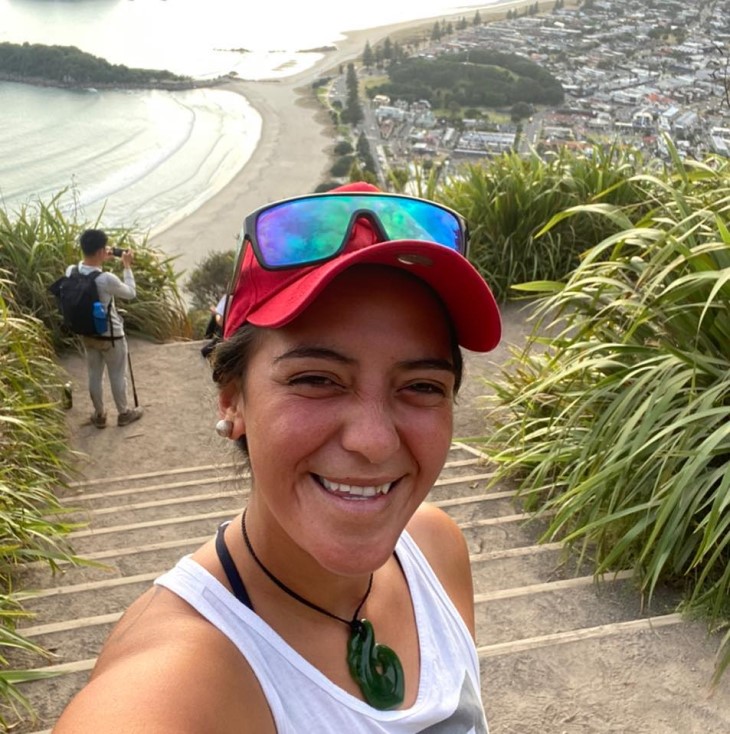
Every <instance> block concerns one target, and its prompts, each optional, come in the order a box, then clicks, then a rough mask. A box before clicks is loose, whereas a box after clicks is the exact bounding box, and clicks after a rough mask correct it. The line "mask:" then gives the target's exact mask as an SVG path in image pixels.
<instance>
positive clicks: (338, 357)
mask: <svg viewBox="0 0 730 734" xmlns="http://www.w3.org/2000/svg"><path fill="white" fill-rule="evenodd" d="M306 358H310V359H311V358H315V359H329V360H332V361H334V362H340V363H341V364H355V360H354V359H351V358H350V357H345V355H344V354H340V352H336V351H335V350H334V349H326V348H325V347H306V346H304V347H294V349H290V350H289V351H287V352H284V354H281V355H279V356H278V357H277V358H276V359H275V360H274V362H283V361H284V360H286V359H306Z"/></svg>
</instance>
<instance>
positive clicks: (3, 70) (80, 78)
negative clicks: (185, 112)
mask: <svg viewBox="0 0 730 734" xmlns="http://www.w3.org/2000/svg"><path fill="white" fill-rule="evenodd" d="M0 77H2V78H5V79H18V80H28V81H44V82H46V83H51V82H53V83H56V84H58V85H60V86H73V85H85V86H89V85H93V86H120V87H146V86H152V85H162V84H170V85H180V84H189V83H190V79H189V78H188V77H182V76H178V75H177V74H173V73H172V72H169V71H161V70H153V69H130V68H129V67H128V66H125V65H124V64H110V63H109V62H108V61H107V60H106V59H102V58H99V57H98V56H93V55H92V54H88V53H86V52H84V51H80V50H79V49H78V48H76V47H75V46H45V45H43V44H40V43H23V44H22V45H21V44H17V43H0Z"/></svg>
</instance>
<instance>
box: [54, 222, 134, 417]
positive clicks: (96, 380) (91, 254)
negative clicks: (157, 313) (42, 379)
mask: <svg viewBox="0 0 730 734" xmlns="http://www.w3.org/2000/svg"><path fill="white" fill-rule="evenodd" d="M108 241H109V238H108V237H107V235H106V232H104V231H103V230H101V229H87V230H84V231H83V232H82V233H81V236H80V237H79V244H80V245H81V251H82V253H83V256H84V257H83V260H81V262H80V263H79V264H78V265H70V266H69V267H68V268H67V270H66V278H74V277H78V276H81V277H85V278H86V279H87V280H86V283H85V285H86V286H87V287H88V288H89V289H90V290H93V289H92V288H91V286H89V285H88V284H89V283H91V284H93V285H95V286H96V291H97V294H98V302H100V303H101V305H102V306H103V308H104V312H105V318H106V328H105V329H104V330H103V331H101V326H97V329H96V331H97V333H96V334H84V333H82V336H81V338H82V340H83V343H84V348H85V350H86V364H87V367H88V371H89V395H90V396H91V402H92V403H93V404H94V412H93V414H92V415H91V423H92V424H93V425H94V426H96V427H97V428H105V427H106V410H105V409H104V391H103V389H102V383H103V378H104V368H105V367H106V370H107V372H108V373H109V383H110V385H111V391H112V396H113V398H114V402H115V404H116V407H117V412H118V416H117V425H118V426H126V425H128V424H130V423H133V422H134V421H136V420H139V419H140V418H141V417H142V413H143V410H142V407H141V406H135V407H133V408H130V407H129V404H128V402H127V360H128V346H127V339H126V337H125V335H124V321H123V319H122V317H121V316H120V315H119V312H118V311H117V309H116V307H115V305H114V299H115V298H122V299H125V300H129V299H132V298H134V297H135V296H136V295H137V289H136V286H135V282H134V273H133V272H132V261H133V260H134V253H133V252H132V251H131V250H125V251H124V252H121V253H120V257H121V260H122V265H123V266H124V272H123V273H122V277H123V279H124V280H123V281H122V280H120V279H119V278H118V277H117V276H116V275H115V274H114V273H110V272H105V271H103V269H102V266H103V265H104V263H105V262H106V261H107V260H109V259H110V258H112V257H114V254H113V251H112V249H111V248H108V247H107V243H108ZM79 300H81V299H79ZM64 315H65V316H66V314H64ZM83 316H85V317H86V318H88V314H85V315H82V317H83ZM92 318H93V315H92ZM68 320H69V319H68V318H66V321H67V322H68ZM71 328H72V329H73V328H74V327H73V325H71ZM81 328H83V327H81ZM84 331H86V329H84ZM99 332H100V333H99Z"/></svg>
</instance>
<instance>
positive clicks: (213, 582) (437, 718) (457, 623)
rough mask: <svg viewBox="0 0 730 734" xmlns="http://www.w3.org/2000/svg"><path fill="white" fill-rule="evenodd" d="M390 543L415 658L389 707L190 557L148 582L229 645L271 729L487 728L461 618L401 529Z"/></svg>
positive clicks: (474, 732) (438, 732) (418, 733)
mask: <svg viewBox="0 0 730 734" xmlns="http://www.w3.org/2000/svg"><path fill="white" fill-rule="evenodd" d="M395 550H396V554H397V556H398V560H399V562H400V564H401V566H402V568H403V572H404V574H405V577H406V580H407V581H408V586H409V590H410V593H411V600H412V602H413V609H414V611H415V615H416V623H417V626H418V638H419V646H420V659H421V679H420V681H419V683H418V697H417V699H416V701H415V703H414V704H413V706H411V707H410V708H407V709H399V710H396V711H379V710H378V709H374V708H372V707H371V706H369V705H368V704H367V703H365V702H364V701H361V700H360V699H358V698H355V697H354V696H352V695H351V694H349V693H347V692H346V691H344V690H342V689H341V688H339V687H338V686H336V685H335V684H334V683H332V682H331V681H330V680H329V679H328V678H326V677H325V676H324V675H323V674H322V673H320V671H319V670H317V669H316V668H315V667H314V666H313V665H311V664H310V663H309V662H307V661H306V660H305V659H304V658H303V657H302V656H301V655H299V653H297V652H296V651H295V650H294V649H292V648H291V647H290V646H289V645H287V643H286V642H284V640H283V639H282V638H281V637H280V636H279V635H278V634H277V633H276V632H274V630H272V629H271V628H270V627H269V626H268V624H266V622H264V621H263V620H262V619H261V618H260V617H259V616H258V615H256V614H255V613H254V612H253V611H251V610H250V609H249V608H248V607H246V606H245V605H244V604H242V603H241V602H239V601H238V599H236V598H235V596H233V594H231V592H230V591H228V589H226V587H225V586H223V585H222V584H221V583H220V582H219V581H218V580H217V579H216V578H214V577H213V576H212V575H211V574H210V573H208V571H206V570H205V569H204V568H203V567H202V566H200V565H199V564H198V563H196V562H195V561H193V560H192V559H191V558H189V557H187V556H186V557H185V558H182V559H181V560H180V561H179V562H178V564H177V565H176V566H175V567H174V568H173V569H171V570H170V571H168V572H167V573H165V574H163V575H162V576H160V577H159V578H158V579H157V580H156V581H155V583H156V584H158V585H160V586H164V587H165V588H167V589H170V590H171V591H173V592H174V593H175V594H177V595H178V596H180V597H181V598H183V599H184V600H185V601H186V602H187V603H188V604H190V606H192V607H193V608H194V609H196V610H197V611H198V612H199V613H200V614H201V615H202V616H203V617H205V618H206V619H207V620H208V621H209V622H210V623H211V624H213V625H214V626H215V627H217V628H218V629H219V630H220V631H221V632H222V633H223V634H224V635H226V637H228V638H229V639H230V640H231V642H233V644H234V645H236V647H237V648H238V649H239V650H240V652H241V654H242V655H243V656H244V657H245V658H246V660H247V661H248V663H249V664H250V666H251V668H252V669H253V671H254V673H255V674H256V677H257V678H258V680H259V682H260V684H261V687H262V689H263V691H264V694H265V695H266V699H267V701H268V703H269V707H270V709H271V713H272V715H273V717H274V722H275V724H276V730H277V732H278V734H295V733H298V734H301V732H317V734H343V733H346V734H372V733H373V732H387V733H388V734H423V733H426V732H427V733H428V734H488V729H487V722H486V718H485V716H484V710H483V708H482V704H481V699H480V694H479V691H480V683H479V661H478V659H477V655H476V649H475V647H474V643H473V641H472V639H471V635H470V634H469V631H468V630H467V628H466V625H465V624H464V621H463V620H462V618H461V616H460V615H459V613H458V612H457V610H456V608H455V607H454V605H453V604H452V602H451V600H450V599H449V597H448V595H447V594H446V592H445V590H444V588H443V586H442V585H441V583H440V582H439V580H438V579H437V578H436V575H435V574H434V573H433V570H432V569H431V567H430V566H429V565H428V562H427V561H426V559H425V557H424V556H423V554H422V553H421V551H420V549H419V548H418V546H417V545H416V544H415V542H414V541H413V539H412V538H411V537H410V536H409V535H408V534H407V533H406V532H404V533H403V535H402V536H401V538H400V540H399V541H398V544H397V545H396V549H395ZM344 654H345V652H344V651H343V655H344Z"/></svg>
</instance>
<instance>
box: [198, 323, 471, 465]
mask: <svg viewBox="0 0 730 734" xmlns="http://www.w3.org/2000/svg"><path fill="white" fill-rule="evenodd" d="M444 315H445V317H446V321H447V324H448V327H449V336H450V340H451V343H450V345H449V346H450V348H451V361H452V362H453V363H454V396H456V395H457V394H458V392H459V388H460V387H461V381H462V378H463V376H464V357H463V355H462V353H461V347H460V346H459V342H458V340H457V338H456V329H455V328H454V325H453V323H452V321H451V318H450V316H449V314H448V313H447V311H446V309H445V308H444ZM263 331H264V329H262V328H259V327H258V326H253V324H243V326H241V327H240V328H239V329H238V330H237V331H236V333H235V334H233V336H231V337H229V338H228V339H224V340H222V341H219V342H218V343H217V344H216V345H215V346H214V348H213V350H212V352H211V354H210V361H211V366H212V368H213V381H214V382H215V383H216V384H217V385H218V389H219V390H224V389H225V388H227V387H229V386H230V385H231V384H232V383H234V382H236V381H239V384H241V385H243V383H244V381H245V380H246V375H247V373H248V366H249V364H250V362H251V358H252V356H253V353H254V351H255V350H256V347H257V346H258V342H259V339H260V336H261V333H262V332H263ZM237 443H238V445H239V446H240V447H241V449H242V450H243V451H244V453H246V454H248V443H247V442H246V436H245V435H243V436H241V438H239V439H238V441H237Z"/></svg>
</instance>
